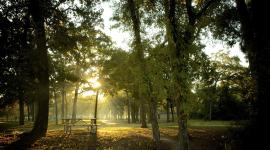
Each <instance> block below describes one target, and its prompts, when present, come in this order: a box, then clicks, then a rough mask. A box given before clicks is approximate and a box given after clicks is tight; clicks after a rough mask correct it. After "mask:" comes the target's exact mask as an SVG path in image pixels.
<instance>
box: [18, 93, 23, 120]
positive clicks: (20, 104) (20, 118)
mask: <svg viewBox="0 0 270 150" xmlns="http://www.w3.org/2000/svg"><path fill="white" fill-rule="evenodd" d="M19 109H20V117H19V125H24V101H23V97H20V99H19Z"/></svg>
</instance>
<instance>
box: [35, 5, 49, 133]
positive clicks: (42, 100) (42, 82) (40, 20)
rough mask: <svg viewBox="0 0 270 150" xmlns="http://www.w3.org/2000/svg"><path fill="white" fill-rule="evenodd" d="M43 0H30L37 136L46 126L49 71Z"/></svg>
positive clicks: (44, 131)
mask: <svg viewBox="0 0 270 150" xmlns="http://www.w3.org/2000/svg"><path fill="white" fill-rule="evenodd" d="M45 7H46V5H45V1H44V0H31V1H30V13H31V15H32V18H33V22H34V25H35V26H34V28H35V36H36V41H37V42H36V44H37V49H36V57H37V58H38V59H37V60H38V62H37V64H36V65H37V67H38V72H36V79H37V82H38V84H37V96H36V98H37V99H36V101H37V102H38V112H37V118H36V120H35V123H34V127H33V130H32V131H31V132H32V134H33V135H35V136H37V137H41V136H45V135H46V131H47V128H48V112H49V73H48V54H47V48H46V35H45V26H44V22H45V19H44V14H43V13H44V11H45Z"/></svg>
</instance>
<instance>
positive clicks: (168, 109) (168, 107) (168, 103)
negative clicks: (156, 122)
mask: <svg viewBox="0 0 270 150" xmlns="http://www.w3.org/2000/svg"><path fill="white" fill-rule="evenodd" d="M166 100H167V101H166V112H167V122H170V102H169V98H167V99H166Z"/></svg>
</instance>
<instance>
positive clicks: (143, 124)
mask: <svg viewBox="0 0 270 150" xmlns="http://www.w3.org/2000/svg"><path fill="white" fill-rule="evenodd" d="M140 121H141V128H147V123H146V112H145V105H144V103H142V102H141V105H140Z"/></svg>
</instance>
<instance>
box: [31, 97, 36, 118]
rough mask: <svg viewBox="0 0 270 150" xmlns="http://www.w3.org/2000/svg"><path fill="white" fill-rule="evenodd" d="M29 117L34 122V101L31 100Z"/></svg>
mask: <svg viewBox="0 0 270 150" xmlns="http://www.w3.org/2000/svg"><path fill="white" fill-rule="evenodd" d="M31 117H32V118H31V119H32V121H33V122H34V121H35V118H36V116H35V102H34V101H32V102H31Z"/></svg>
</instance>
